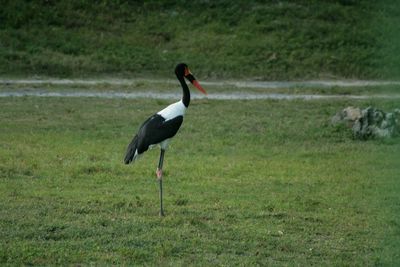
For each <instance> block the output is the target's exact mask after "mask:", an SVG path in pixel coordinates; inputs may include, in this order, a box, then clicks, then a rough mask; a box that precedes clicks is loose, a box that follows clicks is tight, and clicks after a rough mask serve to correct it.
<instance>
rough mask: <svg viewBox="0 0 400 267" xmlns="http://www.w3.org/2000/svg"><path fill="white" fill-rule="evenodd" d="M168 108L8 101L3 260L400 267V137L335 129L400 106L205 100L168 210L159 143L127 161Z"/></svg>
mask: <svg viewBox="0 0 400 267" xmlns="http://www.w3.org/2000/svg"><path fill="white" fill-rule="evenodd" d="M168 103H169V102H168V101H162V100H145V99H141V100H122V99H121V100H102V99H95V98H82V99H75V98H74V99H69V98H35V97H24V98H0V106H1V107H2V111H1V113H0V123H1V131H0V240H1V242H0V264H1V265H78V264H83V265H90V264H95V265H104V264H107V265H110V264H113V265H167V266H177V265H178V266H179V265H180V266H187V265H194V266H210V265H219V266H232V265H240V266H251V265H257V264H258V265H284V266H292V265H301V266H305V265H328V266H343V265H344V266H346V265H347V266H348V265H352V266H353V265H356V266H366V265H367V266H371V265H379V266H380V265H384V266H388V265H393V266H395V265H397V264H399V258H400V255H399V242H400V217H399V214H400V208H399V203H400V202H399V201H400V183H399V180H398V178H399V176H398V174H399V172H400V164H399V158H400V140H399V139H398V138H396V139H392V140H371V141H366V142H361V141H355V140H353V139H352V137H351V133H350V132H349V130H347V129H344V128H340V127H339V128H335V127H333V126H331V125H330V118H331V116H332V115H334V114H335V113H336V112H337V111H339V110H341V109H342V108H343V107H346V106H348V105H356V106H360V107H366V106H369V105H373V106H377V107H379V108H382V109H384V110H388V111H389V110H392V109H394V108H396V107H397V108H398V101H395V100H364V101H351V102H350V101H342V100H337V101H323V100H319V101H272V100H268V101H211V100H196V101H193V102H192V104H191V106H190V108H189V110H188V113H187V116H186V118H185V122H184V124H183V128H182V129H181V131H180V132H179V133H178V136H177V138H176V139H175V140H173V142H172V143H171V146H170V149H169V150H168V151H167V153H166V158H165V166H164V167H165V183H164V187H165V209H166V214H167V216H166V217H165V218H159V216H158V187H157V183H156V179H155V168H156V164H157V160H158V153H159V151H158V150H156V149H155V150H151V151H149V152H148V153H146V155H145V156H144V157H143V158H142V159H141V160H140V161H138V162H137V163H135V164H134V165H129V166H125V165H123V162H122V159H123V154H124V151H125V147H126V145H127V144H128V142H129V141H130V137H131V136H132V134H133V133H134V132H135V131H136V130H137V127H138V125H139V124H140V123H141V122H142V121H143V120H144V119H146V118H147V116H149V115H151V114H152V113H153V112H155V111H157V110H160V109H161V108H163V107H164V106H165V105H167V104H168Z"/></svg>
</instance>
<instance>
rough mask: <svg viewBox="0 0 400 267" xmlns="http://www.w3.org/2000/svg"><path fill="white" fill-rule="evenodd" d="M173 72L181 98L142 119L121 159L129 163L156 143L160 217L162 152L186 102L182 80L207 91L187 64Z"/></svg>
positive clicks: (181, 119)
mask: <svg viewBox="0 0 400 267" xmlns="http://www.w3.org/2000/svg"><path fill="white" fill-rule="evenodd" d="M175 75H176V78H177V79H178V81H179V82H180V84H181V86H182V92H183V94H182V98H181V100H179V101H177V102H175V103H173V104H171V105H169V106H167V107H166V108H164V109H163V110H161V111H159V112H157V113H155V114H154V115H152V116H151V117H149V118H148V119H147V120H146V121H145V122H143V124H142V125H141V126H140V128H139V131H138V132H137V133H136V134H135V135H134V136H133V139H132V141H131V142H130V143H129V145H128V147H127V149H126V154H125V159H124V163H125V164H130V163H133V162H135V161H136V160H137V159H138V158H139V157H140V156H141V155H142V154H143V153H144V152H146V151H147V150H148V149H149V148H153V147H154V146H156V145H159V146H160V149H161V150H160V158H159V162H158V167H157V169H156V176H157V180H158V182H159V188H160V216H164V209H163V189H162V178H163V170H162V168H163V162H164V154H165V151H166V150H167V148H168V144H169V142H170V141H171V139H172V138H173V137H174V136H175V135H176V133H177V132H178V130H179V128H180V127H181V125H182V122H183V117H184V116H185V112H186V109H187V108H188V107H189V104H190V91H189V87H188V85H187V84H186V81H185V79H187V80H188V81H189V82H190V83H191V84H192V85H194V86H195V87H196V88H197V89H198V90H199V91H200V92H201V93H203V94H205V95H207V92H206V91H205V90H204V88H203V87H202V86H201V85H200V84H199V82H198V81H197V80H196V78H195V77H194V76H193V74H192V73H191V71H190V70H189V67H188V65H187V64H185V63H180V64H178V65H177V66H176V67H175Z"/></svg>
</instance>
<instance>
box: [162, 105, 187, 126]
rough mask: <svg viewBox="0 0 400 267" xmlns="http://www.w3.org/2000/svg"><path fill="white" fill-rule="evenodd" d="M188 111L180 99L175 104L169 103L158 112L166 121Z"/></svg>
mask: <svg viewBox="0 0 400 267" xmlns="http://www.w3.org/2000/svg"><path fill="white" fill-rule="evenodd" d="M185 111H186V107H185V105H184V104H183V102H182V100H181V101H178V102H176V103H174V104H171V105H169V106H168V107H166V108H164V109H163V110H161V111H159V112H157V114H158V115H161V116H162V117H163V118H164V119H165V120H166V121H168V120H171V119H173V118H176V117H178V116H184V115H185Z"/></svg>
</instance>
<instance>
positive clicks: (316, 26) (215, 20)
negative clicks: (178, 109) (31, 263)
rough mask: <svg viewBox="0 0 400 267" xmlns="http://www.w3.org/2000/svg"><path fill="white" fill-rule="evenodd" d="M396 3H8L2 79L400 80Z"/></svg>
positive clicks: (0, 13) (0, 52)
mask: <svg viewBox="0 0 400 267" xmlns="http://www.w3.org/2000/svg"><path fill="white" fill-rule="evenodd" d="M399 11H400V4H399V3H398V1H390V0H380V1H372V0H365V1H354V0H338V1H329V0H321V1H308V0H297V1H287V0H285V1H249V0H240V1H235V2H232V1H228V0H219V1H173V0H171V1H164V0H163V1H160V0H155V1H127V0H118V1H113V0H101V1H88V0H71V1H53V0H49V1H25V0H12V1H11V0H5V1H3V3H2V8H1V9H0V40H1V41H0V75H2V76H9V75H15V76H20V77H21V76H22V77H25V75H26V74H27V73H29V74H31V75H41V76H53V77H54V76H56V77H87V76H89V77H91V76H95V75H113V76H119V77H132V76H137V75H142V76H150V75H151V77H153V75H154V74H156V75H157V76H163V77H169V74H170V73H171V71H172V70H173V68H174V66H175V65H176V64H177V63H179V62H180V61H183V62H186V63H188V64H189V65H190V66H193V67H194V68H195V69H197V73H199V74H200V75H201V76H202V77H208V78H215V77H219V78H220V77H224V78H236V79H244V78H246V79H261V80H294V79H301V80H302V79H320V78H325V79H327V78H329V79H334V78H358V79H399V77H400V64H399V62H400V58H399V53H398V51H399V49H400V40H399V36H400V31H399V27H397V25H399V24H400V17H399V16H398V12H399Z"/></svg>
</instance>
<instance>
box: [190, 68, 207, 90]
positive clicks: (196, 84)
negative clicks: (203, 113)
mask: <svg viewBox="0 0 400 267" xmlns="http://www.w3.org/2000/svg"><path fill="white" fill-rule="evenodd" d="M185 78H186V79H188V80H189V81H190V82H191V83H192V84H193V85H194V86H195V87H196V88H197V89H198V90H199V91H200V92H202V93H203V94H205V95H207V92H206V90H204V88H203V87H201V85H200V84H199V82H198V81H197V80H196V78H195V77H194V76H193V74H192V73H191V72H190V70H189V68H186V69H185Z"/></svg>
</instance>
